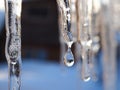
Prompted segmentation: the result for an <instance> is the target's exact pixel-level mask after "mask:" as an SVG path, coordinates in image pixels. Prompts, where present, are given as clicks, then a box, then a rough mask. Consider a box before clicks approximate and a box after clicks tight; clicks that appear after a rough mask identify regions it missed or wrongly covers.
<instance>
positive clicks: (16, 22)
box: [5, 0, 22, 90]
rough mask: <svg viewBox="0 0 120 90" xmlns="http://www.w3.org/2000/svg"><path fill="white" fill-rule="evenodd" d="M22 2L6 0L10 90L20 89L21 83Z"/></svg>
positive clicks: (6, 46) (6, 51)
mask: <svg viewBox="0 0 120 90" xmlns="http://www.w3.org/2000/svg"><path fill="white" fill-rule="evenodd" d="M21 3H22V0H5V10H6V45H5V55H6V59H7V62H8V69H9V76H8V77H9V84H8V88H9V90H20V85H21V78H20V73H21Z"/></svg>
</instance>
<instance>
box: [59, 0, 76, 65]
mask: <svg viewBox="0 0 120 90" xmlns="http://www.w3.org/2000/svg"><path fill="white" fill-rule="evenodd" d="M57 3H58V7H59V11H60V12H61V14H62V15H61V16H62V22H63V23H62V24H63V25H62V26H63V29H61V30H62V31H61V32H62V35H63V38H64V40H65V42H66V44H67V46H68V50H67V52H66V54H65V56H64V63H65V65H66V66H68V67H70V66H73V64H74V56H73V54H72V51H71V46H72V44H73V36H72V33H71V9H70V1H69V0H57Z"/></svg>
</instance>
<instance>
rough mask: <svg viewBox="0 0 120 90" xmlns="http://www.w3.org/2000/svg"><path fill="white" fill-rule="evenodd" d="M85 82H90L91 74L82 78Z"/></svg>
mask: <svg viewBox="0 0 120 90" xmlns="http://www.w3.org/2000/svg"><path fill="white" fill-rule="evenodd" d="M82 79H83V81H84V82H88V81H89V80H90V79H91V78H90V76H85V77H84V78H82Z"/></svg>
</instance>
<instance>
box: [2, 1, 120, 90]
mask: <svg viewBox="0 0 120 90" xmlns="http://www.w3.org/2000/svg"><path fill="white" fill-rule="evenodd" d="M4 14H5V11H4V0H0V90H8V77H7V74H8V67H7V61H6V58H5V52H4V50H5V37H6V36H5V32H6V31H5V19H4ZM58 28H59V27H58V9H57V3H56V1H55V0H23V7H22V31H21V32H22V62H23V64H22V86H21V90H104V89H103V86H104V83H103V82H104V79H103V69H104V68H103V67H102V52H101V50H100V51H99V52H98V54H97V55H96V58H97V60H96V66H97V67H96V75H97V77H96V79H95V80H90V81H89V82H83V81H82V80H81V77H80V65H81V64H79V63H77V64H76V65H74V66H73V67H72V68H66V67H65V66H64V65H61V64H60V63H59V62H60V43H59V29H58ZM117 40H118V42H119V43H118V46H117V48H116V49H117V54H116V57H117V60H116V62H117V65H116V68H117V73H116V78H117V80H116V90H120V34H119V33H118V35H117ZM108 67H110V66H108ZM111 82H112V81H111ZM113 90H114V89H113Z"/></svg>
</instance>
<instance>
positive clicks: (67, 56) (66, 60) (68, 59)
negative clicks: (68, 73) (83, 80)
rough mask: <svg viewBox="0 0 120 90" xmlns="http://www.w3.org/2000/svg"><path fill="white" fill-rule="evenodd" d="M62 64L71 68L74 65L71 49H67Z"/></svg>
mask: <svg viewBox="0 0 120 90" xmlns="http://www.w3.org/2000/svg"><path fill="white" fill-rule="evenodd" d="M64 64H65V65H66V66H68V67H71V66H73V64H74V56H73V54H72V51H71V48H68V50H67V52H66V54H65V56H64Z"/></svg>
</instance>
